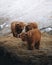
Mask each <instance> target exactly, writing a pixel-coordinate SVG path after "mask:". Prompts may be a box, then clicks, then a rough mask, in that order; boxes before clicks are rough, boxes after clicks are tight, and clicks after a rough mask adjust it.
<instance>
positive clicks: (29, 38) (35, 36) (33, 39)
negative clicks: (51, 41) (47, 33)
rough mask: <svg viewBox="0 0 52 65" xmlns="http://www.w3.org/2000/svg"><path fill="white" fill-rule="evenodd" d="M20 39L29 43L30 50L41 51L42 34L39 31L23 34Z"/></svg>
mask: <svg viewBox="0 0 52 65" xmlns="http://www.w3.org/2000/svg"><path fill="white" fill-rule="evenodd" d="M19 37H20V38H21V39H22V40H23V41H26V42H27V44H28V49H29V50H33V49H34V48H36V49H39V46H40V41H41V32H40V30H39V29H32V30H30V31H28V32H25V33H21V34H20V35H19Z"/></svg>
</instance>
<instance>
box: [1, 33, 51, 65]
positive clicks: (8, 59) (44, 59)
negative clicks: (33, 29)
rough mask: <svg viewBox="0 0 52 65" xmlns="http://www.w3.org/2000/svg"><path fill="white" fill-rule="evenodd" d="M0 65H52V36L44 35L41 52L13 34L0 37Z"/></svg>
mask: <svg viewBox="0 0 52 65" xmlns="http://www.w3.org/2000/svg"><path fill="white" fill-rule="evenodd" d="M0 65H52V35H50V34H47V33H42V38H41V44H40V49H39V50H37V49H34V50H28V49H27V43H26V42H23V41H22V40H21V39H20V38H15V37H13V36H12V34H10V35H7V36H2V37H0Z"/></svg>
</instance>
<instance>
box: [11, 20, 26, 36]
mask: <svg viewBox="0 0 52 65" xmlns="http://www.w3.org/2000/svg"><path fill="white" fill-rule="evenodd" d="M24 26H25V23H23V22H19V21H16V22H15V21H14V22H12V23H11V31H12V33H13V36H14V37H18V34H20V33H21V32H22V30H23V29H24Z"/></svg>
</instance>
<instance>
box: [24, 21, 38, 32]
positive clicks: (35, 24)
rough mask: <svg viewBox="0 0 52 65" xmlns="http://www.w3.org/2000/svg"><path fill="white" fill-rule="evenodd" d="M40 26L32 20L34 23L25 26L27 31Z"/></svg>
mask: <svg viewBox="0 0 52 65" xmlns="http://www.w3.org/2000/svg"><path fill="white" fill-rule="evenodd" d="M36 28H38V25H37V23H36V22H32V23H28V25H26V27H25V31H26V32H27V31H29V30H32V29H36Z"/></svg>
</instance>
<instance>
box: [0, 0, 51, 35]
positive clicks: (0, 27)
mask: <svg viewBox="0 0 52 65" xmlns="http://www.w3.org/2000/svg"><path fill="white" fill-rule="evenodd" d="M12 21H24V22H25V23H28V22H31V21H32V22H33V21H34V22H37V24H38V27H39V29H41V30H42V29H43V31H46V32H49V31H52V0H0V36H2V35H5V34H6V33H10V32H11V30H10V24H11V22H12Z"/></svg>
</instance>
